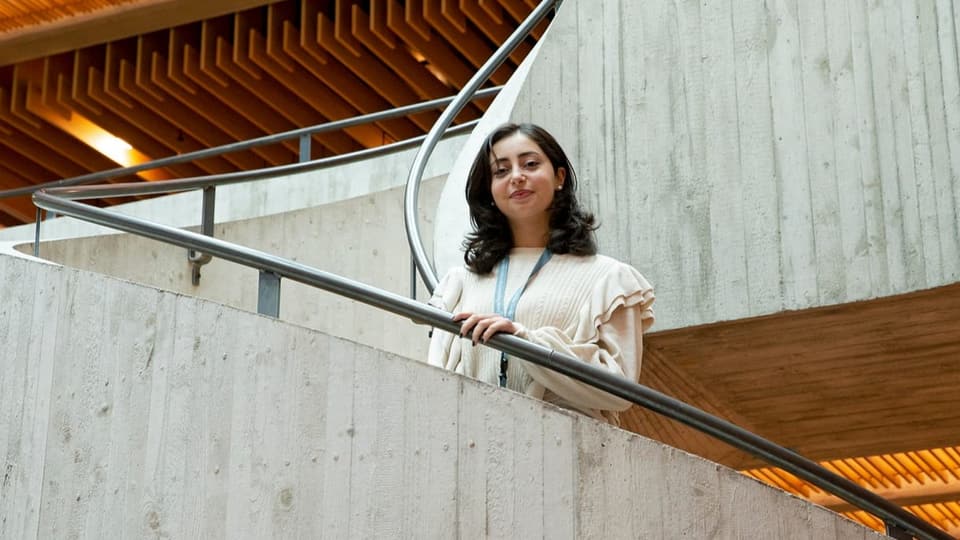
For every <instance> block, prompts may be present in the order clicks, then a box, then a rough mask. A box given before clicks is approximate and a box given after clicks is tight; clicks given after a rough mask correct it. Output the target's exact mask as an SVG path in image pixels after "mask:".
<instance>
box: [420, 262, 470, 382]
mask: <svg viewBox="0 0 960 540" xmlns="http://www.w3.org/2000/svg"><path fill="white" fill-rule="evenodd" d="M465 271H466V270H465V269H464V268H452V269H450V270H449V271H448V272H447V273H446V274H444V276H443V278H442V279H441V280H440V283H438V284H437V288H436V289H434V291H433V296H431V297H430V300H428V301H427V303H428V304H430V305H431V306H433V307H435V308H438V309H442V310H444V311H447V312H453V311H455V310H456V308H457V306H459V305H460V298H461V296H462V294H463V280H464V272H465ZM455 338H456V336H454V335H453V334H451V333H450V332H445V331H443V330H438V329H436V328H434V329H433V330H432V331H431V334H430V348H429V350H428V352H427V363H428V364H430V365H431V366H438V367H442V368H445V369H449V370H456V368H457V364H459V361H460V343H459V342H460V340H459V339H455Z"/></svg>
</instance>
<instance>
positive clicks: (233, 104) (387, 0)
mask: <svg viewBox="0 0 960 540" xmlns="http://www.w3.org/2000/svg"><path fill="white" fill-rule="evenodd" d="M146 4H147V5H148V7H151V8H155V7H156V4H157V2H146ZM534 6H535V2H534V1H533V0H486V1H479V2H477V1H471V2H467V1H464V2H451V1H447V0H410V1H408V2H399V1H396V0H381V1H376V2H358V1H353V0H329V1H328V0H300V1H293V0H289V1H282V2H275V3H271V4H269V5H265V6H259V7H254V8H250V9H245V10H242V11H237V12H234V13H228V14H226V15H221V16H217V17H212V18H206V19H203V20H200V21H196V22H191V23H185V24H179V25H176V26H172V27H166V28H160V29H153V30H151V31H147V32H144V33H140V34H137V35H134V36H130V37H126V38H122V39H117V40H113V41H107V42H101V43H93V44H87V45H85V46H82V47H79V48H76V49H72V50H68V51H63V52H59V53H55V54H49V55H45V56H40V57H36V58H28V59H23V60H20V61H17V62H13V63H10V64H8V65H5V66H2V67H0V189H8V188H13V187H18V186H23V185H29V184H37V183H42V182H46V181H50V180H57V179H61V178H68V177H73V176H78V175H82V174H85V173H89V172H94V171H100V170H104V169H108V168H112V167H116V166H117V164H116V162H114V161H112V160H111V159H110V158H108V157H106V156H105V155H103V154H102V153H100V152H98V151H97V150H95V149H94V148H93V147H91V146H90V145H89V144H87V143H86V142H84V141H83V140H81V137H79V136H78V135H77V134H76V132H75V131H72V130H71V129H70V128H69V127H67V124H70V123H71V122H73V121H74V119H77V118H79V119H81V120H82V121H83V123H84V125H90V124H92V125H95V126H98V127H99V128H102V129H103V130H105V131H106V132H108V133H110V134H112V135H114V136H116V137H119V138H120V139H122V140H123V141H126V142H127V143H129V145H131V146H132V147H133V149H135V150H136V151H137V152H138V153H139V154H140V155H142V156H145V157H146V158H159V157H164V156H168V155H172V154H177V153H183V152H188V151H191V150H197V149H201V148H207V147H212V146H219V145H223V144H227V143H230V142H233V141H239V140H245V139H250V138H254V137H258V136H262V135H266V134H272V133H278V132H281V131H287V130H291V129H296V128H299V127H305V126H311V125H316V124H320V123H323V122H326V121H329V120H335V119H340V118H347V117H351V116H356V115H358V114H362V113H369V112H375V111H380V110H385V109H390V108H393V107H396V106H400V105H406V104H410V103H416V102H420V101H423V100H426V99H432V98H438V97H445V96H449V95H451V94H453V93H455V92H456V90H458V89H459V88H461V87H462V85H464V84H465V83H466V82H467V81H468V80H469V78H470V77H471V76H472V75H473V73H474V72H475V71H476V69H477V68H478V67H479V66H480V65H481V64H482V63H483V62H484V61H485V60H486V59H487V58H488V57H489V56H490V54H492V53H493V51H494V50H495V48H496V47H497V45H498V44H499V43H501V42H502V41H503V40H504V39H505V38H506V37H507V36H508V35H509V32H511V31H512V29H514V28H515V27H516V26H517V24H518V22H519V21H520V20H522V19H523V17H525V16H526V15H527V14H529V12H530V11H531V10H532V8H533V7H534ZM105 9H106V8H105ZM11 15H15V14H14V13H11ZM91 24H93V23H92V22H91ZM101 24H102V23H101ZM541 31H542V30H538V31H537V32H535V36H539V35H540V32H541ZM535 40H536V37H531V38H530V39H529V40H528V41H527V42H525V43H523V44H522V46H521V47H520V49H519V50H518V51H517V52H516V53H515V54H513V55H512V56H511V58H510V59H509V60H508V61H507V62H506V63H505V64H504V65H503V66H502V67H501V68H499V69H498V70H497V71H496V72H495V73H494V75H493V77H492V82H491V83H490V84H503V83H504V82H506V80H507V78H508V77H509V76H510V74H511V73H512V71H513V70H514V69H515V68H516V66H517V65H518V63H519V62H520V61H521V60H522V59H523V57H524V56H525V55H526V54H527V53H528V52H529V51H530V50H531V47H532V45H533V44H534V43H535ZM0 43H3V36H2V35H0ZM4 47H6V45H4ZM487 103H489V101H486V102H478V103H476V104H473V105H470V106H469V107H468V108H467V109H466V110H465V111H464V112H463V113H462V114H461V115H460V117H459V118H458V121H463V120H468V119H473V118H477V117H479V115H480V114H481V113H482V111H483V110H484V108H485V106H486V104H487ZM438 115H439V113H438V112H429V113H420V114H417V115H412V116H410V117H407V118H400V119H395V120H390V121H384V122H380V123H377V124H374V125H367V126H358V127H354V128H349V129H347V130H345V131H343V132H339V133H329V134H324V135H320V136H317V137H315V138H314V145H313V149H314V155H313V157H315V158H316V157H321V156H327V155H333V154H340V153H344V152H350V151H353V150H358V149H362V148H369V147H373V146H377V145H382V144H384V143H388V142H392V141H395V140H398V139H405V138H409V137H413V136H416V135H420V134H423V133H426V131H427V130H429V127H430V126H431V125H432V123H433V121H434V120H435V119H436V118H437V117H438ZM88 121H89V122H88ZM296 152H297V147H296V141H291V142H289V143H287V144H281V145H276V146H272V147H261V148H257V149H253V150H250V151H245V152H237V153H235V154H230V155H225V156H222V157H217V158H211V159H208V160H204V161H201V162H197V163H194V164H188V165H180V166H176V167H170V168H169V169H167V170H162V171H159V172H158V173H156V174H155V175H154V178H170V177H187V176H197V175H204V174H214V173H223V172H229V171H233V170H239V169H250V168H258V167H264V166H270V165H278V164H284V163H290V162H292V161H295V160H296ZM107 202H110V201H107ZM34 215H35V211H34V209H33V207H32V205H31V203H30V201H29V198H27V197H21V198H18V199H7V200H0V225H3V226H9V225H14V224H19V223H24V222H30V221H32V220H33V219H34Z"/></svg>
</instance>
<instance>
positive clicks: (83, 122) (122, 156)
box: [34, 109, 168, 180]
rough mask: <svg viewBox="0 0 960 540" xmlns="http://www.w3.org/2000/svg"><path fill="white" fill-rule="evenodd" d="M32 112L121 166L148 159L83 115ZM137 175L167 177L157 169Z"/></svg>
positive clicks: (149, 178)
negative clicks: (68, 115) (66, 116)
mask: <svg viewBox="0 0 960 540" xmlns="http://www.w3.org/2000/svg"><path fill="white" fill-rule="evenodd" d="M34 113H36V114H38V115H39V116H41V117H42V118H43V119H44V120H46V121H47V122H50V123H51V124H53V125H55V126H57V127H58V128H60V129H62V130H63V131H66V132H67V133H69V134H71V135H73V136H74V137H76V138H77V139H79V140H80V141H82V142H83V143H84V144H86V145H88V146H90V147H91V148H93V149H94V150H96V151H97V152H100V153H101V154H103V155H104V156H106V157H108V158H110V159H111V160H112V161H114V162H116V163H117V164H119V165H121V166H123V167H130V166H133V165H139V164H141V163H146V162H148V161H150V156H147V155H146V154H144V153H143V152H140V151H138V150H137V149H136V148H134V147H133V146H131V145H130V143H128V142H127V141H125V140H123V139H121V138H120V137H117V136H116V135H114V134H112V133H110V132H109V131H107V130H105V129H103V128H102V127H100V126H98V125H97V124H95V123H94V122H92V121H91V120H90V119H88V118H86V117H85V116H83V115H80V114H77V113H75V112H73V113H70V118H69V119H68V118H65V117H63V116H62V115H60V114H58V113H56V112H53V111H50V110H47V109H39V110H34ZM137 176H139V177H141V178H144V179H146V180H164V179H167V178H168V175H166V174H164V173H163V172H161V171H158V170H150V171H143V172H140V173H137Z"/></svg>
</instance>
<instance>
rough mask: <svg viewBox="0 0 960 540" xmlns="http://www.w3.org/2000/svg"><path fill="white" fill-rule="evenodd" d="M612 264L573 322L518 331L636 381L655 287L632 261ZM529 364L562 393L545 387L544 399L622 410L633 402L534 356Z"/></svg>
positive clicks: (531, 370) (537, 377)
mask: <svg viewBox="0 0 960 540" xmlns="http://www.w3.org/2000/svg"><path fill="white" fill-rule="evenodd" d="M613 264H614V266H613V267H612V268H610V271H609V272H607V273H606V274H605V275H604V276H602V277H601V278H600V279H598V280H597V282H596V284H595V285H594V286H593V287H591V288H590V289H589V290H588V291H587V297H586V298H585V299H584V301H583V302H582V304H581V308H580V310H579V312H578V315H577V318H576V321H575V322H574V325H573V327H572V328H570V327H568V328H567V329H566V331H564V330H562V329H560V328H555V327H551V326H544V327H540V328H522V329H521V330H520V332H518V333H517V335H518V336H520V337H523V338H525V339H527V340H529V341H531V342H533V343H536V344H538V345H542V346H544V347H548V348H551V349H554V350H556V351H560V352H563V353H566V354H569V355H571V356H575V357H577V358H579V359H580V360H582V361H583V362H585V363H587V364H590V365H592V366H594V367H598V368H600V369H603V370H605V371H608V372H610V373H613V374H616V375H618V376H621V377H624V378H625V379H627V380H630V381H633V382H637V381H638V380H639V377H640V366H641V356H642V354H643V332H644V331H645V330H646V329H648V328H649V327H650V326H651V325H652V324H653V321H654V316H653V309H652V307H651V306H652V304H653V301H654V294H653V288H652V287H651V286H650V283H649V282H647V280H646V279H645V278H644V277H643V275H641V274H640V272H638V271H637V270H636V269H634V268H633V267H631V266H629V265H626V264H622V263H619V262H614V263H613ZM524 367H525V369H526V371H527V373H528V374H529V375H530V376H531V377H532V378H533V379H534V381H535V382H536V384H539V385H541V386H542V387H543V388H544V389H545V390H548V391H549V392H551V393H552V394H554V395H555V396H557V398H559V399H550V396H549V394H547V393H544V399H547V400H548V401H554V402H555V403H557V404H558V405H561V406H572V407H574V408H577V409H581V410H597V411H623V410H626V409H627V408H629V407H630V406H631V405H632V403H630V402H629V401H626V400H623V399H620V398H618V397H616V396H613V395H610V394H608V393H607V392H604V391H603V390H599V389H596V388H593V387H592V386H589V385H587V384H584V383H581V382H579V381H577V380H575V379H572V378H570V377H567V376H565V375H560V374H559V373H557V372H555V371H552V370H550V369H548V368H544V367H541V366H538V365H536V364H533V363H530V362H525V363H524Z"/></svg>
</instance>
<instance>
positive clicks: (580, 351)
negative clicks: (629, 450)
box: [429, 124, 654, 425]
mask: <svg viewBox="0 0 960 540" xmlns="http://www.w3.org/2000/svg"><path fill="white" fill-rule="evenodd" d="M466 196H467V202H468V204H469V206H470V218H471V221H472V224H473V232H472V233H470V234H469V235H468V236H467V238H466V240H465V241H464V247H465V248H466V252H465V254H464V261H465V262H466V267H465V268H454V269H453V270H451V271H450V272H448V273H447V275H446V276H444V277H443V279H442V280H441V281H440V284H439V285H438V287H437V289H436V291H434V295H433V298H431V300H430V303H431V304H432V305H434V306H436V307H439V308H441V309H445V310H447V311H450V312H452V313H454V316H453V319H454V320H455V321H463V325H462V328H461V333H460V336H454V335H452V334H449V333H447V332H442V331H435V332H434V334H433V338H432V340H431V342H430V352H429V363H431V364H433V365H436V366H441V367H444V368H446V369H449V370H452V371H455V372H457V373H460V374H463V375H467V376H469V377H473V378H476V379H480V380H482V381H486V382H488V383H491V384H499V385H500V386H506V387H507V388H510V389H512V390H515V391H518V392H522V393H525V394H527V395H530V396H534V397H537V398H540V399H543V400H545V401H547V402H550V403H554V404H556V405H559V406H561V407H565V408H569V409H574V410H578V411H580V412H583V413H585V414H588V415H590V416H592V417H594V418H598V419H602V420H605V421H608V422H610V423H613V424H615V425H619V416H618V414H617V413H618V412H619V411H623V410H626V409H627V408H628V407H629V406H630V405H631V403H630V402H628V401H624V400H622V399H620V398H617V397H615V396H612V395H610V394H608V393H606V392H604V391H602V390H598V389H595V388H593V387H591V386H589V385H586V384H583V383H581V382H579V381H576V380H574V379H571V378H569V377H566V376H564V375H560V374H558V373H556V372H554V371H551V370H549V369H547V368H544V367H541V366H538V365H536V364H532V363H530V362H525V361H522V360H519V359H514V358H508V357H506V356H505V355H501V353H500V352H499V351H497V350H495V349H491V348H489V347H481V346H476V345H477V344H479V343H482V342H485V341H487V340H488V339H490V338H491V337H492V336H493V335H494V334H496V333H498V332H506V333H509V334H513V335H516V336H518V337H521V338H523V339H526V340H529V341H531V342H533V343H536V344H538V345H543V346H544V347H548V348H551V349H554V350H557V351H561V352H564V353H567V354H570V355H572V356H575V357H578V358H580V359H581V360H583V361H584V362H586V363H588V364H591V365H593V366H596V367H599V368H602V369H605V370H607V371H609V372H611V373H615V374H617V375H620V376H623V377H625V378H627V379H629V380H631V381H637V379H638V377H639V375H640V361H641V354H642V351H643V332H644V331H645V330H646V329H647V328H649V326H650V325H651V324H653V310H652V309H651V308H650V305H651V304H652V303H653V299H654V296H653V289H652V288H651V287H650V284H649V283H647V280H646V279H644V277H643V276H642V275H640V273H639V272H638V271H637V270H635V269H634V268H633V267H631V266H629V265H626V264H623V263H621V262H619V261H616V260H614V259H611V258H609V257H605V256H603V255H598V254H597V247H596V242H595V240H594V236H593V231H594V229H595V228H596V227H595V225H594V218H593V216H592V215H591V214H589V213H587V212H585V211H584V210H582V209H581V208H580V205H579V203H578V202H577V198H576V175H575V174H574V171H573V168H572V167H571V165H570V162H569V160H568V159H567V156H566V154H565V153H564V151H563V149H562V148H561V147H560V145H559V144H558V143H557V141H556V140H555V139H554V138H553V136H551V135H550V134H549V133H548V132H547V131H545V130H544V129H543V128H541V127H539V126H536V125H532V124H506V125H503V126H500V127H499V128H497V129H496V130H494V131H493V133H491V134H490V135H489V136H488V137H487V139H486V141H485V142H484V144H483V146H482V148H481V149H480V152H479V153H478V155H477V157H476V159H475V160H474V163H473V167H472V168H471V170H470V175H469V177H468V179H467V188H466ZM468 340H469V341H468Z"/></svg>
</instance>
